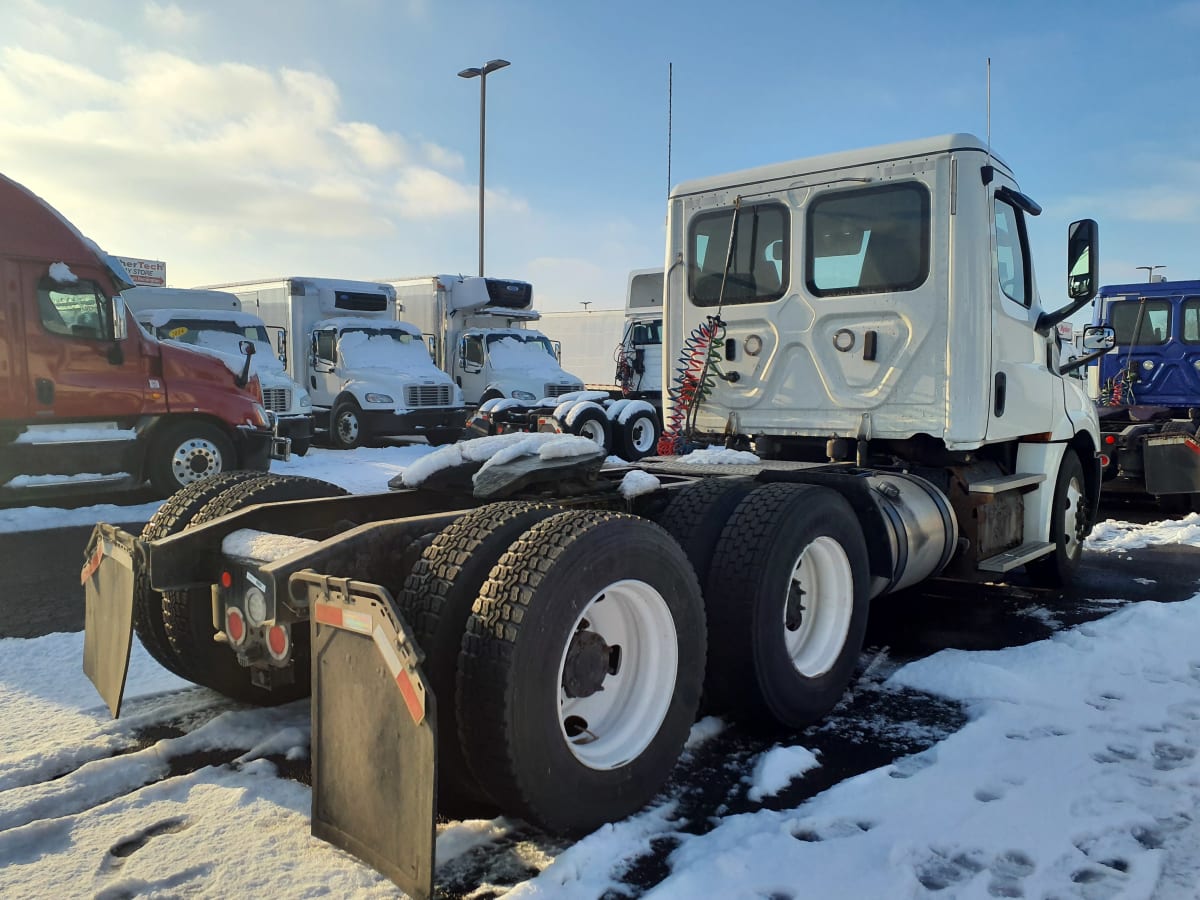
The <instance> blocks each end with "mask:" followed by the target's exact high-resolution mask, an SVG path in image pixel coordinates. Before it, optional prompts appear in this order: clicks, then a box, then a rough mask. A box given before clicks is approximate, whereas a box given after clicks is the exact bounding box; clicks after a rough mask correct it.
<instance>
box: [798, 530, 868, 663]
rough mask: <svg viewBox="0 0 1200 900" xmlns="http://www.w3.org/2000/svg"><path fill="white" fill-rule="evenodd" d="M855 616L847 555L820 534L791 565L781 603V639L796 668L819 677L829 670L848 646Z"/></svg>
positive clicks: (839, 545) (852, 586)
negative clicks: (786, 594) (852, 619)
mask: <svg viewBox="0 0 1200 900" xmlns="http://www.w3.org/2000/svg"><path fill="white" fill-rule="evenodd" d="M797 605H798V606H797ZM797 613H799V615H797ZM853 615H854V573H853V572H852V571H851V569H850V558H849V557H848V556H846V551H845V550H844V549H842V545H841V544H840V543H838V542H837V541H836V540H834V539H833V538H831V537H826V536H822V537H819V538H817V539H816V540H814V541H813V542H812V543H811V544H809V545H808V546H807V547H805V548H804V550H803V552H801V554H800V557H799V558H798V559H797V560H796V565H795V566H793V567H792V575H791V578H790V579H789V582H788V598H787V601H786V602H785V603H784V609H783V634H784V643H785V645H786V647H787V653H788V656H789V657H790V658H791V661H792V666H793V667H794V668H795V669H796V671H797V672H799V673H800V674H801V675H803V676H804V677H805V678H817V677H819V676H821V675H824V674H825V673H826V672H828V671H829V670H830V669H832V668H833V666H834V664H835V663H836V662H837V660H838V657H839V656H841V653H842V648H843V647H844V646H845V645H846V635H847V634H849V632H850V619H851V618H852V617H853ZM797 620H798V621H797Z"/></svg>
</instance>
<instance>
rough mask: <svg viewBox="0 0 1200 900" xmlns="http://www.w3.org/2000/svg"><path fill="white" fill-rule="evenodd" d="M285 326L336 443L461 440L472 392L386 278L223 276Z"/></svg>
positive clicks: (290, 365)
mask: <svg viewBox="0 0 1200 900" xmlns="http://www.w3.org/2000/svg"><path fill="white" fill-rule="evenodd" d="M214 287H219V288H221V289H223V290H227V291H229V292H231V293H233V294H235V295H237V297H238V298H239V299H240V300H241V303H242V308H243V309H245V310H248V311H253V312H255V313H257V314H258V315H259V316H261V317H262V319H263V320H264V321H265V322H266V323H267V325H269V326H271V327H276V328H279V329H280V340H279V345H280V348H281V350H282V352H283V357H284V364H285V366H286V367H287V371H288V373H289V374H290V375H291V376H292V378H294V379H295V380H296V381H298V382H300V383H301V384H302V385H304V386H305V388H306V389H307V390H308V392H309V394H310V395H311V397H312V404H313V412H314V414H315V416H316V424H317V427H318V428H324V429H327V430H328V432H329V438H330V441H331V443H332V444H333V445H334V446H335V447H341V448H344V449H351V448H354V447H358V446H360V445H361V444H363V443H365V442H367V441H369V440H370V439H371V438H372V437H375V436H385V435H388V436H391V435H395V436H408V435H420V436H423V437H425V439H426V440H428V441H429V443H431V444H445V443H449V442H452V441H456V440H458V438H459V437H460V436H461V434H462V430H463V425H464V423H465V422H466V418H467V410H466V406H465V404H464V403H463V395H462V391H461V390H460V389H459V388H458V386H457V385H455V384H454V382H452V381H451V380H450V379H449V378H448V377H447V376H446V374H445V373H443V372H442V371H441V370H440V369H439V368H438V367H437V366H435V365H434V364H433V361H432V360H431V359H430V356H429V352H428V350H427V349H426V347H425V342H424V340H423V339H422V337H421V332H420V331H419V330H418V329H417V328H415V327H414V326H412V325H411V324H408V323H407V322H404V321H400V317H399V314H398V310H397V306H396V292H395V290H394V289H393V288H392V287H391V286H390V285H386V284H380V283H378V282H371V281H347V280H344V279H334V278H309V277H300V276H294V277H291V278H281V279H274V280H271V281H256V282H242V283H238V284H225V285H215V286H214Z"/></svg>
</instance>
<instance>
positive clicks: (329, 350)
mask: <svg viewBox="0 0 1200 900" xmlns="http://www.w3.org/2000/svg"><path fill="white" fill-rule="evenodd" d="M308 352H309V358H308V362H309V366H308V371H309V373H310V374H309V380H308V390H309V393H310V394H311V395H312V402H313V406H317V407H321V408H323V409H328V408H329V407H331V406H333V401H334V399H335V398H336V397H337V395H338V392H339V391H340V390H341V387H342V382H341V378H340V376H339V375H338V374H337V331H335V330H334V329H332V328H326V329H323V330H321V331H314V332H313V333H312V338H311V340H310V343H309V351H308Z"/></svg>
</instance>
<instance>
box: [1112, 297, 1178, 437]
mask: <svg viewBox="0 0 1200 900" xmlns="http://www.w3.org/2000/svg"><path fill="white" fill-rule="evenodd" d="M1094 321H1095V324H1098V325H1099V324H1103V325H1112V326H1113V329H1114V330H1115V331H1116V346H1115V347H1114V348H1113V350H1112V351H1111V352H1110V353H1108V354H1106V355H1105V356H1102V357H1101V358H1100V360H1099V366H1100V379H1099V385H1100V397H1099V401H1100V404H1101V406H1106V407H1129V406H1156V407H1166V408H1168V409H1171V410H1173V411H1175V412H1177V413H1178V414H1182V415H1184V416H1186V413H1187V410H1188V409H1190V408H1192V407H1200V281H1157V282H1150V283H1142V284H1113V285H1108V286H1106V287H1102V288H1100V292H1099V294H1097V295H1096V305H1095V317H1094Z"/></svg>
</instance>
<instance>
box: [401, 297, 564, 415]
mask: <svg viewBox="0 0 1200 900" xmlns="http://www.w3.org/2000/svg"><path fill="white" fill-rule="evenodd" d="M388 284H390V285H391V286H392V287H394V288H395V290H396V298H397V302H398V304H399V305H400V306H401V307H402V308H403V310H404V317H405V319H407V320H408V321H410V322H413V323H414V324H415V325H417V326H418V327H419V328H420V329H421V331H422V332H423V333H424V334H426V335H428V336H429V337H430V338H431V340H430V344H431V347H432V349H433V353H434V358H435V359H436V360H437V362H438V365H439V366H441V368H442V371H444V372H446V373H447V374H449V375H450V376H451V377H452V378H453V379H454V382H455V384H457V385H458V386H459V387H460V388H462V392H463V396H464V397H465V398H466V401H467V403H469V404H472V405H475V406H478V405H480V404H482V403H486V402H487V401H489V400H499V399H505V400H516V401H518V402H520V403H523V404H527V405H533V404H536V403H538V401H540V400H542V399H544V398H547V397H550V398H553V397H558V396H561V395H562V394H568V393H571V392H573V391H579V390H582V389H583V380H582V379H581V378H579V377H577V376H576V375H572V374H570V373H568V372H564V371H563V369H562V367H561V366H560V365H559V364H558V358H557V356H556V355H555V352H554V345H553V344H552V343H551V342H550V339H549V338H547V337H546V336H545V335H544V334H542V333H541V332H539V331H535V330H534V329H532V328H529V327H527V325H528V323H530V322H535V321H537V320H538V319H539V318H540V315H539V314H538V313H537V312H536V311H535V310H534V309H533V286H532V285H531V284H529V282H527V281H513V280H506V279H500V278H482V277H478V276H474V277H464V276H461V275H434V276H429V277H425V278H408V279H401V280H397V281H389V282H388Z"/></svg>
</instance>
